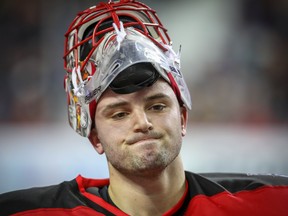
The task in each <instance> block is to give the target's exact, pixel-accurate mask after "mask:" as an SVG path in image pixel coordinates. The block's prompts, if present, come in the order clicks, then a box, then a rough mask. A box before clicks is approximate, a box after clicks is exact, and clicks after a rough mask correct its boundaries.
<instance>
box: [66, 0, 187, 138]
mask: <svg viewBox="0 0 288 216" xmlns="http://www.w3.org/2000/svg"><path fill="white" fill-rule="evenodd" d="M65 37H66V40H65V51H64V52H65V54H64V67H65V70H66V71H67V75H66V77H65V89H66V91H67V95H68V115H69V123H70V125H71V127H72V128H73V129H74V130H75V131H76V132H77V133H79V134H80V135H82V136H85V137H88V136H89V134H90V130H91V127H93V122H94V115H95V109H96V104H97V101H98V100H99V98H100V97H101V95H102V93H103V92H104V91H105V90H106V89H107V88H111V89H112V90H113V91H114V92H116V93H118V94H127V93H131V92H135V91H137V90H139V89H141V88H144V87H147V86H151V85H152V84H153V83H154V82H155V81H157V79H158V78H159V77H162V78H163V79H164V80H166V81H167V82H168V83H169V84H170V85H171V87H172V89H173V90H174V92H175V94H176V96H177V98H178V101H179V103H180V104H181V105H182V104H184V105H185V106H187V107H188V108H189V109H191V105H192V104H191V99H190V94H189V91H188V88H187V86H186V84H185V81H184V78H183V75H182V73H181V72H180V54H179V53H178V54H176V53H175V52H174V51H173V50H172V47H171V41H170V38H169V36H168V34H167V30H166V29H165V28H164V27H163V26H162V24H161V22H160V20H159V19H158V17H157V15H156V12H155V11H154V10H152V9H151V8H149V7H148V6H146V5H144V4H142V3H140V2H137V1H133V0H120V1H117V2H113V1H109V2H108V3H100V4H98V5H97V6H95V7H91V8H89V9H87V10H84V11H83V12H80V13H79V14H78V16H77V17H76V18H75V19H74V21H73V22H72V24H71V25H70V27H69V29H68V31H67V33H66V34H65Z"/></svg>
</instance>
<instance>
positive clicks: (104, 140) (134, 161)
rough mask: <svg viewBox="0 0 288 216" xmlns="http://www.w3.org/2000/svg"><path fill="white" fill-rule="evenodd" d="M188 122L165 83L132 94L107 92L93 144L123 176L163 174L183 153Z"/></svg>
mask: <svg viewBox="0 0 288 216" xmlns="http://www.w3.org/2000/svg"><path fill="white" fill-rule="evenodd" d="M186 121H187V111H186V109H185V108H183V107H182V108H180V107H179V104H178V101H177V98H176V96H175V94H174V92H173V90H172V89H171V87H170V85H169V84H168V83H166V82H165V81H164V80H158V81H157V82H156V83H155V84H154V85H152V86H150V87H147V88H143V89H142V90H140V91H137V92H134V93H131V94H116V93H114V92H113V91H112V90H110V89H108V90H106V92H105V93H104V94H103V95H102V96H101V99H100V100H99V101H98V105H97V109H96V114H95V123H96V130H94V134H93V136H94V142H92V143H93V145H94V147H95V149H96V150H97V151H98V153H100V154H101V153H103V152H105V154H106V157H107V160H108V163H109V165H112V167H113V168H115V169H117V170H118V171H120V172H122V173H133V174H144V173H145V171H148V172H152V171H153V170H154V171H158V170H163V169H164V168H165V167H167V166H168V165H169V164H170V163H171V162H172V161H173V160H174V159H175V158H176V157H177V156H178V154H179V152H180V149H181V144H182V136H184V135H185V132H186Z"/></svg>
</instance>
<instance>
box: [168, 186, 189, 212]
mask: <svg viewBox="0 0 288 216" xmlns="http://www.w3.org/2000/svg"><path fill="white" fill-rule="evenodd" d="M187 193H188V182H187V180H186V181H185V192H184V194H183V196H182V197H181V199H180V200H179V201H178V203H177V204H176V205H175V206H174V207H172V208H171V209H170V210H168V211H167V212H165V213H164V214H163V216H169V215H173V214H174V213H176V212H177V211H178V210H179V209H180V208H181V207H182V204H183V203H184V201H185V198H186V195H187Z"/></svg>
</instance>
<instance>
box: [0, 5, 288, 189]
mask: <svg viewBox="0 0 288 216" xmlns="http://www.w3.org/2000/svg"><path fill="white" fill-rule="evenodd" d="M97 2H99V1H91V0H58V1H45V0H26V1H25V2H23V1H21V0H1V2H0V28H1V33H0V44H1V50H2V52H1V58H0V68H1V71H0V74H1V79H0V82H1V84H0V98H1V102H0V193H2V192H6V191H10V190H16V189H21V188H27V187H32V186H43V185H48V184H56V183H59V182H61V181H64V180H70V179H72V178H74V177H76V176H77V175H78V174H81V175H83V176H85V177H93V178H104V177H108V172H107V165H106V162H105V156H99V155H98V154H97V153H96V151H94V149H93V148H92V146H91V145H90V143H89V142H88V140H87V139H85V138H82V137H80V136H79V135H77V134H76V133H75V132H74V131H73V130H72V129H71V128H70V127H69V125H68V121H67V114H66V96H65V92H64V88H63V78H64V75H65V72H64V69H63V60H62V56H63V50H64V48H63V42H64V34H65V32H66V30H67V28H68V25H69V24H70V22H71V21H72V19H74V17H75V16H76V13H77V12H79V11H81V10H84V9H86V8H87V7H89V6H92V5H94V4H96V3H97ZM143 2H144V3H146V4H148V5H149V6H150V7H152V8H153V9H155V10H156V11H157V14H158V16H159V17H160V19H161V21H162V22H163V24H164V26H166V27H167V29H168V33H169V34H170V37H171V38H172V39H173V48H174V50H175V51H178V49H179V46H180V45H181V46H182V62H181V66H182V72H183V74H184V76H185V78H186V81H187V83H188V86H189V89H190V90H191V95H192V100H193V108H192V111H191V112H190V116H189V127H188V135H187V136H186V137H185V138H184V143H183V150H182V155H183V160H184V165H185V169H187V170H190V171H193V172H253V173H275V174H283V175H288V133H287V132H288V130H287V129H288V84H287V81H288V25H287V23H288V2H287V1H286V0H232V1H231V0H217V1H215V0H201V1H200V0H178V1H172V0H165V1H164V0H163V1H152V0H143Z"/></svg>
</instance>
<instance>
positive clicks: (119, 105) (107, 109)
mask: <svg viewBox="0 0 288 216" xmlns="http://www.w3.org/2000/svg"><path fill="white" fill-rule="evenodd" d="M127 104H128V102H126V101H121V102H115V103H111V104H108V105H107V106H105V107H104V108H103V110H102V113H106V112H109V110H112V109H115V108H118V107H121V106H125V105H127Z"/></svg>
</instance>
